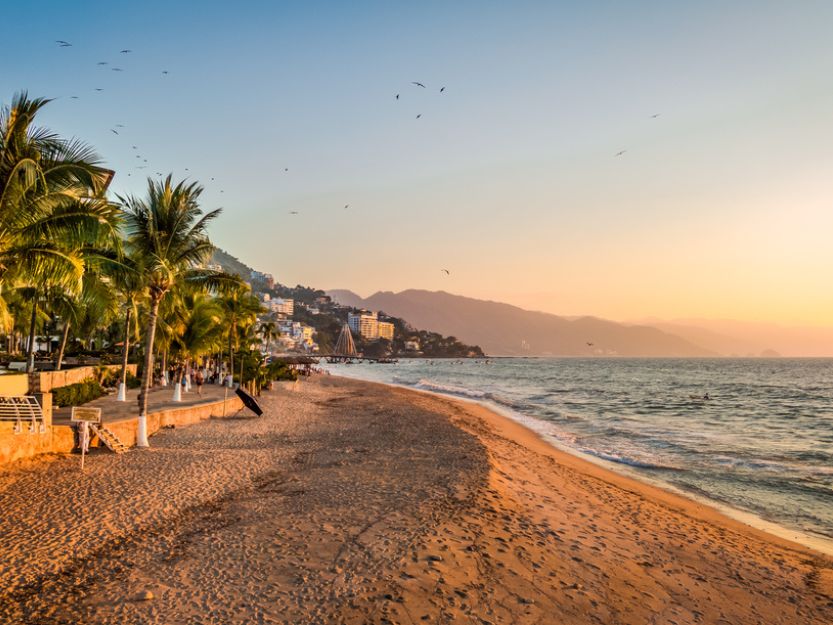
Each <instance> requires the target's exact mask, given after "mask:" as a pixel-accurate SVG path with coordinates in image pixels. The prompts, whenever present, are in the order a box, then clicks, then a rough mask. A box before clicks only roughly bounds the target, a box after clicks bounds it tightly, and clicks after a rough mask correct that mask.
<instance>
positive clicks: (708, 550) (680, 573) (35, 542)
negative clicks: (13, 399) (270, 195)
mask: <svg viewBox="0 0 833 625" xmlns="http://www.w3.org/2000/svg"><path fill="white" fill-rule="evenodd" d="M262 403H263V405H264V407H265V409H266V414H265V415H264V417H262V418H253V417H251V418H250V417H248V416H245V417H244V416H241V417H237V418H230V419H212V420H210V421H207V422H203V423H200V424H197V425H194V426H190V427H187V428H181V429H171V430H164V431H163V432H161V433H159V434H158V435H156V436H154V437H153V438H152V439H151V444H152V447H151V449H149V450H146V451H132V452H130V453H128V454H126V455H123V456H115V455H112V454H109V453H106V452H97V453H93V454H92V455H91V456H90V457H89V458H88V459H87V470H86V472H85V474H84V475H81V474H80V472H79V470H78V465H79V459H78V457H75V456H66V457H64V456H55V457H49V458H43V459H37V460H32V461H25V462H19V463H17V464H14V465H11V466H9V467H7V468H4V469H3V470H2V471H1V472H0V510H2V514H0V623H20V624H39V625H50V624H64V623H66V624H69V623H85V624H99V623H113V624H115V623H120V624H121V623H125V624H140V623H141V624H159V625H162V624H165V625H179V624H183V625H184V624H188V625H197V624H205V625H208V624H217V625H220V624H231V623H235V624H237V623H239V624H243V623H256V624H267V623H269V624H271V623H286V624H289V623H293V624H294V623H346V624H355V625H359V624H363V623H402V624H405V623H476V624H481V625H488V624H490V623H491V624H502V623H518V624H523V623H553V624H580V623H581V624H584V623H599V624H605V625H608V624H617V623H621V624H644V623H654V624H658V625H659V624H674V625H683V624H688V623H703V624H707V625H711V624H720V625H743V624H770V623H773V624H774V623H778V624H781V623H783V624H793V623H795V624H802V625H805V624H819V625H822V624H825V625H829V623H831V622H833V560H831V558H829V557H827V556H824V555H823V554H821V553H817V552H815V551H812V550H811V549H809V548H806V547H802V546H800V545H797V544H794V543H790V542H788V541H786V540H783V539H780V538H776V537H773V536H771V535H768V534H765V533H763V532H761V531H758V530H755V529H752V528H750V527H748V526H746V525H743V524H741V523H739V522H737V521H733V520H731V519H728V518H727V517H724V516H723V515H721V514H719V513H718V512H716V511H715V510H712V509H711V508H708V507H706V506H703V505H701V504H698V503H696V502H693V501H690V500H687V499H684V498H681V497H678V496H676V495H673V494H671V493H667V492H665V491H662V490H659V489H657V488H654V487H652V486H648V485H645V484H642V483H639V482H636V481H634V480H631V479H629V478H627V477H623V476H620V475H617V474H614V473H611V472H609V471H607V470H605V469H603V468H601V467H598V466H595V465H592V464H589V463H587V462H585V461H583V460H581V459H579V458H576V457H574V456H570V455H568V454H566V453H564V452H562V451H559V450H556V449H555V448H553V447H551V446H550V445H548V444H547V443H545V442H544V441H543V440H541V439H539V438H538V437H537V436H536V435H535V434H534V433H532V432H530V431H529V430H526V429H525V428H523V427H522V426H520V425H518V424H516V423H514V422H512V421H510V420H508V419H506V418H504V417H501V416H499V415H497V414H495V413H492V412H490V411H488V410H486V409H484V408H481V407H479V406H476V405H471V404H465V403H461V402H456V401H453V400H451V399H446V398H442V397H437V396H431V395H426V394H420V393H416V392H413V391H408V390H405V389H398V388H392V387H386V386H382V385H376V384H370V383H365V382H357V381H351V380H345V379H342V378H336V377H320V378H315V379H313V380H310V381H303V382H301V383H299V385H298V388H297V390H292V389H291V388H290V387H288V386H281V387H280V388H278V389H277V390H275V391H273V392H270V393H268V394H266V395H264V397H263V402H262ZM147 591H150V592H151V593H152V594H153V598H152V599H148V600H145V599H143V598H142V595H143V594H144V593H145V592H147Z"/></svg>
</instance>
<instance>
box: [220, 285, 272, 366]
mask: <svg viewBox="0 0 833 625" xmlns="http://www.w3.org/2000/svg"><path fill="white" fill-rule="evenodd" d="M222 305H223V310H224V312H225V316H226V323H227V324H228V351H229V371H230V372H231V375H232V378H233V377H234V349H235V346H236V344H237V343H238V330H239V328H240V327H241V326H247V325H251V324H254V323H255V322H256V321H257V315H258V313H261V312H263V307H262V306H261V305H260V301H258V299H257V298H256V297H255V296H254V295H252V294H251V291H250V289H249V287H248V286H247V285H245V284H241V285H240V286H239V287H238V288H236V289H233V290H231V291H230V292H229V293H228V294H227V295H226V297H224V298H223V299H222Z"/></svg>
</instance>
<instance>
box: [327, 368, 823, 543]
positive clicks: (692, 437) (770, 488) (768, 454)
mask: <svg viewBox="0 0 833 625" xmlns="http://www.w3.org/2000/svg"><path fill="white" fill-rule="evenodd" d="M327 367H328V369H329V370H330V371H332V372H333V373H334V374H338V375H345V376H349V377H358V378H362V379H366V380H374V381H379V382H389V383H395V384H401V385H404V386H409V387H414V388H418V389H423V390H429V391H435V392H439V393H444V394H448V395H454V396H459V397H464V398H469V399H474V400H479V401H483V402H485V403H487V404H493V405H497V406H498V407H500V408H502V409H504V410H508V411H510V412H511V414H512V415H514V416H516V417H517V418H519V419H520V420H522V421H524V422H525V423H528V424H531V425H532V426H533V428H534V429H536V430H538V431H539V432H541V433H543V434H544V435H545V436H546V437H550V438H551V439H552V440H554V441H555V442H557V443H558V444H561V445H564V446H567V447H569V448H571V449H574V450H576V451H579V452H582V453H584V454H589V455H591V456H595V457H596V458H600V459H603V460H605V461H608V462H612V463H615V464H618V465H620V466H623V467H628V468H629V470H630V471H629V472H635V473H637V474H639V475H641V476H644V477H645V478H648V479H650V480H651V481H655V482H660V483H663V484H666V485H670V486H672V487H675V488H677V489H680V490H683V491H685V492H688V493H691V494H694V495H697V496H700V497H704V498H707V499H709V500H711V501H713V502H716V503H719V504H723V505H725V506H728V507H730V508H732V509H735V510H740V511H744V512H749V513H752V514H754V515H755V516H757V517H759V518H761V519H764V520H766V521H770V522H773V523H776V524H778V525H780V526H782V527H786V528H791V529H797V530H800V531H802V532H805V533H807V534H810V535H816V536H820V537H824V538H827V539H833V359H646V358H634V359H598V358H594V359H580V358H496V359H491V360H489V361H488V362H487V361H484V360H465V361H455V360H430V361H427V360H423V359H419V360H401V361H400V362H399V363H398V364H395V365H383V364H352V365H327ZM706 394H708V396H709V399H703V396H704V395H706Z"/></svg>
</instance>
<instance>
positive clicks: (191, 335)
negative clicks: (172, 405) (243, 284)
mask: <svg viewBox="0 0 833 625" xmlns="http://www.w3.org/2000/svg"><path fill="white" fill-rule="evenodd" d="M183 303H184V306H183V307H182V308H181V313H182V314H181V316H180V318H179V320H178V323H177V324H176V329H177V332H176V333H175V334H174V338H173V341H172V347H173V350H174V352H175V353H176V354H177V355H178V356H179V357H180V359H181V360H182V361H183V364H184V367H185V368H186V369H187V368H188V366H189V365H190V364H191V363H195V364H196V363H197V361H198V359H200V358H201V357H203V356H205V355H206V354H209V353H212V352H214V351H216V350H217V349H219V348H220V347H221V345H222V342H223V308H222V306H221V305H220V302H219V300H218V299H217V298H214V297H209V296H207V295H206V294H204V293H199V292H198V293H193V294H188V295H186V296H185V297H184V298H183ZM181 381H182V380H181V379H180V380H177V381H176V382H177V388H179V384H180V383H181Z"/></svg>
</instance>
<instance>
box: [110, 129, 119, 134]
mask: <svg viewBox="0 0 833 625" xmlns="http://www.w3.org/2000/svg"><path fill="white" fill-rule="evenodd" d="M110 132H112V133H113V134H114V135H117V134H119V131H118V130H115V129H114V128H110Z"/></svg>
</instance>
